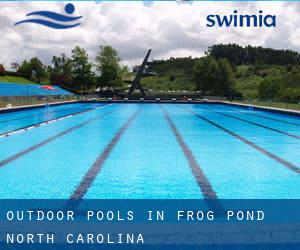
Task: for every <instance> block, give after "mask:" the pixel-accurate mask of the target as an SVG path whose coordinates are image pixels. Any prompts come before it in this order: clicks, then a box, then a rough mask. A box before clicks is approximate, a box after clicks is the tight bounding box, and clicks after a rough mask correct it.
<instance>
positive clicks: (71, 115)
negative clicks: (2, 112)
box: [0, 104, 111, 138]
mask: <svg viewBox="0 0 300 250" xmlns="http://www.w3.org/2000/svg"><path fill="white" fill-rule="evenodd" d="M110 105H111V104H106V105H103V106H99V107H95V108H91V109H87V110H82V111H78V112H75V113H72V114H68V115H64V116H61V117H57V118H54V119H51V120H48V121H43V122H39V123H35V124H31V125H28V126H25V127H22V128H18V129H14V130H10V131H8V132H4V133H2V134H0V138H3V137H8V136H11V135H13V134H16V133H18V132H25V131H28V130H30V129H33V128H38V127H40V126H42V125H46V124H49V123H53V122H56V121H60V120H62V119H65V118H69V117H73V116H76V115H80V114H83V113H87V112H90V111H93V110H96V109H99V108H104V107H107V106H110Z"/></svg>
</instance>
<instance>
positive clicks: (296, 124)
mask: <svg viewBox="0 0 300 250" xmlns="http://www.w3.org/2000/svg"><path fill="white" fill-rule="evenodd" d="M211 106H213V107H218V106H217V105H211ZM226 108H228V109H229V110H231V111H237V110H236V109H232V108H229V107H226ZM243 114H245V115H252V116H257V117H261V118H265V119H268V120H271V121H276V122H282V123H285V124H290V125H295V126H300V124H299V123H293V122H287V121H283V120H279V119H276V118H271V117H268V116H264V115H259V114H252V113H248V112H247V113H243Z"/></svg>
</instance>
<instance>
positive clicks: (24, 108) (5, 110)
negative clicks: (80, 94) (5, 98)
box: [0, 101, 78, 114]
mask: <svg viewBox="0 0 300 250" xmlns="http://www.w3.org/2000/svg"><path fill="white" fill-rule="evenodd" d="M72 103H78V101H64V102H52V103H49V104H48V105H49V106H58V105H64V104H72ZM45 105H46V103H42V104H33V105H25V106H17V107H11V108H0V114H1V113H9V112H15V111H21V110H27V109H35V108H42V107H44V106H45Z"/></svg>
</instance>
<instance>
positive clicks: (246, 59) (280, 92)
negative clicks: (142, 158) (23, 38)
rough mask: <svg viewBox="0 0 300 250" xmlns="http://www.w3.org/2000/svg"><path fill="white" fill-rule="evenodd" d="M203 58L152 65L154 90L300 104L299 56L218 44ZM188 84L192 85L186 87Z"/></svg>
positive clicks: (148, 79) (157, 61)
mask: <svg viewBox="0 0 300 250" xmlns="http://www.w3.org/2000/svg"><path fill="white" fill-rule="evenodd" d="M205 54H206V55H205V56H203V57H200V58H191V57H183V58H173V57H171V58H170V59H168V60H156V61H153V62H151V63H149V65H148V66H149V70H150V71H152V72H155V73H157V76H154V77H149V78H147V79H145V80H144V83H145V84H146V85H147V87H149V88H151V89H163V90H167V89H175V86H176V88H177V89H185V90H187V89H188V90H200V91H201V92H202V93H203V94H206V95H221V96H227V97H232V96H234V97H244V98H254V99H256V98H259V99H272V100H279V101H291V102H296V103H298V102H299V101H300V54H299V53H298V52H295V51H291V50H275V49H270V48H262V47H253V46H250V45H248V46H246V47H242V46H240V45H237V44H227V45H223V44H218V45H213V46H211V47H209V48H208V50H207V51H206V53H205ZM186 83H190V85H187V84H186Z"/></svg>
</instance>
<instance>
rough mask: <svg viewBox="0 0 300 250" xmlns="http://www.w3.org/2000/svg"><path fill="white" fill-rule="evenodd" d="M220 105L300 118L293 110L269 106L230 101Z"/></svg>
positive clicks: (298, 112)
mask: <svg viewBox="0 0 300 250" xmlns="http://www.w3.org/2000/svg"><path fill="white" fill-rule="evenodd" d="M219 103H223V104H227V105H231V106H238V107H242V108H253V109H256V110H262V111H269V112H275V113H281V114H288V115H294V116H300V111H297V110H293V109H283V108H275V107H268V106H258V105H252V104H244V103H239V102H228V101H222V102H219Z"/></svg>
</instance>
